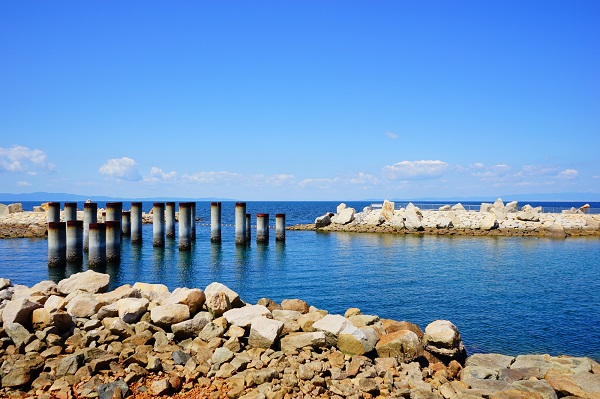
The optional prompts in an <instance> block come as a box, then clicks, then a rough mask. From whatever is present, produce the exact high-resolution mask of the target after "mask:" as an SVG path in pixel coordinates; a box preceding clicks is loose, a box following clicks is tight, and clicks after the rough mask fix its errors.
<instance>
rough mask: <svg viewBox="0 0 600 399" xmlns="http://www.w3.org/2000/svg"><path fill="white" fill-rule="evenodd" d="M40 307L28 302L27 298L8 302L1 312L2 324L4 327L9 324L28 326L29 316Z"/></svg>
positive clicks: (35, 303)
mask: <svg viewBox="0 0 600 399" xmlns="http://www.w3.org/2000/svg"><path fill="white" fill-rule="evenodd" d="M41 307H42V305H40V304H39V303H37V302H33V301H30V300H29V299H28V298H21V299H16V300H12V301H9V302H8V303H6V306H5V307H4V309H3V310H2V323H3V324H4V325H5V326H6V325H8V324H11V323H18V324H21V325H23V326H29V325H30V324H31V314H32V313H33V311H34V310H35V309H39V308H41Z"/></svg>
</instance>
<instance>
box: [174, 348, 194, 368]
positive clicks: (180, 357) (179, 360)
mask: <svg viewBox="0 0 600 399" xmlns="http://www.w3.org/2000/svg"><path fill="white" fill-rule="evenodd" d="M172 358H173V362H174V363H175V364H178V365H181V366H184V365H185V364H186V363H187V361H188V360H190V355H188V354H187V353H185V352H184V351H182V350H176V351H175V352H173V354H172Z"/></svg>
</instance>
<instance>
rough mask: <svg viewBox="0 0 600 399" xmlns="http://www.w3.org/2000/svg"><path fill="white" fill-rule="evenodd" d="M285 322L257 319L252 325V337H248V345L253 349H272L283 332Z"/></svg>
mask: <svg viewBox="0 0 600 399" xmlns="http://www.w3.org/2000/svg"><path fill="white" fill-rule="evenodd" d="M283 324H284V323H283V322H282V321H279V320H272V319H267V318H266V317H255V318H254V319H252V323H251V324H250V336H249V337H248V345H249V346H250V347H252V348H265V349H269V348H271V347H272V346H273V345H274V344H275V342H276V341H277V338H278V337H279V334H280V333H281V330H282V329H283Z"/></svg>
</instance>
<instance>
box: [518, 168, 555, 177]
mask: <svg viewBox="0 0 600 399" xmlns="http://www.w3.org/2000/svg"><path fill="white" fill-rule="evenodd" d="M557 171H558V168H557V167H556V166H549V165H523V167H521V170H520V171H519V172H518V173H517V176H551V175H554V174H556V172H557Z"/></svg>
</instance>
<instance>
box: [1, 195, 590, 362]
mask: <svg viewBox="0 0 600 399" xmlns="http://www.w3.org/2000/svg"><path fill="white" fill-rule="evenodd" d="M39 204H40V203H39V202H23V207H24V209H25V210H31V209H32V208H33V206H36V205H39ZM130 204H131V203H130V202H127V201H124V202H123V209H129V207H130ZM346 204H347V205H348V206H350V207H354V208H355V209H357V210H362V209H363V207H365V206H369V205H371V203H370V202H347V203H346ZM415 204H416V205H417V206H421V207H422V208H423V209H427V208H429V209H434V208H436V207H438V206H440V205H441V204H437V203H415ZM463 204H465V205H466V206H469V205H471V206H473V207H476V206H478V205H479V203H463ZM529 204H531V205H532V206H542V207H544V210H546V211H548V210H553V211H557V210H560V209H569V208H571V207H576V208H578V207H579V206H581V205H583V203H578V202H568V203H564V202H560V203H559V202H544V203H534V202H529ZM337 205H339V202H247V211H248V213H251V214H252V215H253V216H252V224H255V218H254V216H255V215H256V214H257V213H268V214H269V215H270V218H269V220H270V223H269V224H270V225H272V226H274V224H275V214H276V213H285V214H286V222H287V225H294V224H298V223H300V224H303V223H311V222H313V221H314V219H315V218H316V217H317V216H320V215H322V214H324V213H326V212H335V211H336V207H337ZM590 205H591V207H592V209H593V210H595V211H597V210H598V209H599V208H600V203H590ZM98 206H99V207H104V206H105V203H102V202H99V203H98ZM78 207H79V208H80V209H83V203H78ZM151 208H152V202H144V203H143V209H144V211H146V212H147V211H149V210H150V209H151ZM196 209H197V210H196V216H197V217H198V218H199V220H198V221H197V223H196V231H197V239H196V241H195V242H194V243H193V245H192V249H191V251H188V252H181V251H179V249H178V245H177V238H175V239H167V240H166V245H165V247H164V248H154V247H153V246H152V225H144V226H143V243H142V244H141V245H133V244H132V243H131V242H130V241H129V239H128V238H126V237H125V238H123V242H122V246H121V261H120V262H119V263H118V264H108V265H106V267H101V268H96V269H95V270H97V271H99V272H103V273H108V274H109V275H110V276H111V282H110V288H111V289H113V288H116V287H118V286H120V285H123V284H133V283H135V282H138V281H140V282H147V283H161V284H165V285H166V286H167V287H168V288H169V289H170V290H173V289H175V288H177V287H190V288H192V287H198V288H204V287H206V286H207V285H208V284H209V283H211V282H213V281H218V282H221V283H223V284H225V285H227V286H228V287H230V288H231V289H233V290H235V291H236V292H238V293H239V294H240V296H241V298H242V299H243V300H244V301H246V302H248V303H256V301H258V300H259V299H260V298H262V297H267V298H270V299H273V300H275V301H277V302H280V301H282V300H283V299H286V298H301V299H303V300H305V301H307V302H308V303H309V304H310V305H313V306H316V307H317V308H320V309H325V310H327V311H329V312H330V313H337V314H344V312H345V311H346V309H348V308H350V307H358V308H360V309H361V311H362V313H363V314H372V315H378V316H380V317H381V318H389V319H395V320H406V321H410V322H413V323H415V324H417V325H419V326H420V327H421V328H422V329H425V327H426V326H427V325H428V324H429V323H431V322H433V321H435V320H438V319H444V320H450V321H451V322H452V323H454V324H455V325H456V326H457V328H458V330H459V332H460V334H461V337H462V339H463V342H464V343H465V346H466V348H467V352H468V353H469V354H473V353H492V352H493V353H502V354H507V355H517V354H526V353H527V354H529V353H539V354H545V353H548V354H550V355H553V356H557V355H570V356H589V357H591V358H593V359H595V360H598V361H600V278H599V276H600V239H599V238H598V237H581V238H577V237H569V238H566V239H549V238H535V237H464V236H428V235H404V234H398V235H394V234H375V233H342V232H315V231H287V232H286V241H285V242H276V241H275V237H274V235H275V234H274V230H270V232H271V237H270V242H269V243H268V244H257V243H256V242H255V241H252V242H251V243H250V245H248V246H236V245H235V240H234V235H235V231H234V209H235V202H223V203H222V222H223V227H222V236H223V241H222V243H221V244H212V243H211V242H210V202H197V208H196ZM254 233H255V231H253V237H252V238H253V240H254V239H255V236H254ZM87 269H88V267H87V259H84V261H83V263H81V264H68V265H67V266H66V267H59V268H52V267H48V265H47V241H46V240H45V239H4V240H0V277H4V278H10V279H11V280H12V282H13V283H14V284H23V285H27V286H32V285H34V284H36V283H37V282H39V281H42V280H47V279H51V280H54V281H60V280H61V279H63V278H66V277H68V276H70V275H71V274H73V273H77V272H81V271H85V270H87Z"/></svg>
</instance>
